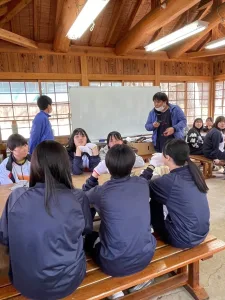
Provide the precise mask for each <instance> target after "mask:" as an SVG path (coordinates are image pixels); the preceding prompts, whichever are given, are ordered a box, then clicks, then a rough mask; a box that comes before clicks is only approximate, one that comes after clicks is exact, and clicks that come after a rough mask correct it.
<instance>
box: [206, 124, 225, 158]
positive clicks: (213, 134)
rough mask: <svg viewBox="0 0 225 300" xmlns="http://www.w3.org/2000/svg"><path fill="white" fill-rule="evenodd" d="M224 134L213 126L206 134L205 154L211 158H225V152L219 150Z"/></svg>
mask: <svg viewBox="0 0 225 300" xmlns="http://www.w3.org/2000/svg"><path fill="white" fill-rule="evenodd" d="M222 142H223V136H222V133H221V131H220V130H219V129H217V128H215V127H214V128H212V129H211V130H210V131H209V132H208V133H207V134H206V136H205V138H204V143H203V154H204V156H205V157H207V158H209V159H221V160H225V152H222V151H220V150H219V146H220V143H222Z"/></svg>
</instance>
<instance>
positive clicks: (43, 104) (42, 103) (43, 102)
mask: <svg viewBox="0 0 225 300" xmlns="http://www.w3.org/2000/svg"><path fill="white" fill-rule="evenodd" d="M49 105H52V99H51V98H50V97H48V96H46V95H42V96H40V97H38V99H37V106H38V107H39V109H40V110H45V109H46V108H48V106H49Z"/></svg>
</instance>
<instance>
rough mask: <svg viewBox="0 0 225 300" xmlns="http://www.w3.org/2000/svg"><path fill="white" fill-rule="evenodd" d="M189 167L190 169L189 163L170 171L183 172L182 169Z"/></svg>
mask: <svg viewBox="0 0 225 300" xmlns="http://www.w3.org/2000/svg"><path fill="white" fill-rule="evenodd" d="M187 169H188V165H184V166H183V167H180V168H177V169H173V170H172V171H170V173H177V172H182V171H184V170H187Z"/></svg>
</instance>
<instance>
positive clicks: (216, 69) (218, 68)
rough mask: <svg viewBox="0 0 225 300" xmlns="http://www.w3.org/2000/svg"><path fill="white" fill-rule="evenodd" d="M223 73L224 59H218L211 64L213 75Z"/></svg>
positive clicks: (224, 68) (224, 70) (224, 67)
mask: <svg viewBox="0 0 225 300" xmlns="http://www.w3.org/2000/svg"><path fill="white" fill-rule="evenodd" d="M223 74H224V75H225V60H219V61H216V62H214V64H213V75H214V76H218V75H223Z"/></svg>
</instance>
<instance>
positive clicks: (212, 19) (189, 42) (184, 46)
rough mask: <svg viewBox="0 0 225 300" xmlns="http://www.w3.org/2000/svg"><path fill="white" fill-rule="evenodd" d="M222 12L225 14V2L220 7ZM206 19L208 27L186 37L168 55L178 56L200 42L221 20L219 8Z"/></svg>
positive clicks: (171, 56)
mask: <svg viewBox="0 0 225 300" xmlns="http://www.w3.org/2000/svg"><path fill="white" fill-rule="evenodd" d="M219 10H220V13H221V14H222V15H223V14H225V3H224V4H222V5H221V6H220V8H219ZM204 21H206V22H208V23H209V25H208V27H207V28H206V29H205V30H203V31H201V32H200V33H198V34H196V35H194V36H192V37H190V38H188V39H186V40H185V41H183V42H182V43H180V44H179V45H178V46H175V47H174V48H173V49H171V50H169V51H168V55H169V57H170V58H177V57H179V56H180V55H182V54H184V53H185V52H187V51H188V50H189V49H191V48H192V47H193V46H194V45H195V44H196V43H198V42H199V41H200V40H201V39H202V38H203V36H205V34H207V33H208V32H210V31H211V30H212V29H213V28H215V27H216V26H217V25H218V24H219V23H220V22H221V18H220V16H219V15H218V12H217V9H214V10H212V12H211V13H209V14H208V15H207V16H206V17H205V18H204Z"/></svg>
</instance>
